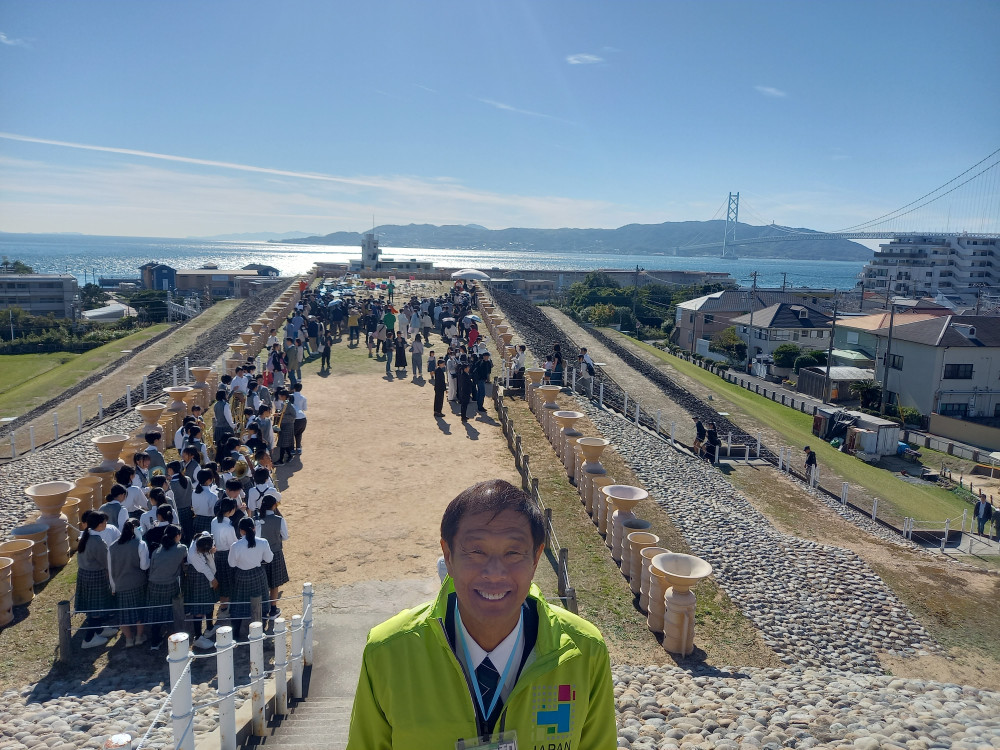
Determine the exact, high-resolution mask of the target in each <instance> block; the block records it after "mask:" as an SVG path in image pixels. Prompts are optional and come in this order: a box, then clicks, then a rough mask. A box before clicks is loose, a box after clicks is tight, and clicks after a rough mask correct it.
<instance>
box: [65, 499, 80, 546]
mask: <svg viewBox="0 0 1000 750" xmlns="http://www.w3.org/2000/svg"><path fill="white" fill-rule="evenodd" d="M74 491H75V490H74ZM82 504H83V501H82V500H80V498H78V497H74V496H73V495H72V494H70V495H68V496H67V497H66V502H65V503H63V507H62V512H63V515H64V516H66V534H67V536H69V549H70V554H72V552H73V550H75V549H76V543H77V542H78V541H79V540H80V528H79V527H80V506H81V505H82Z"/></svg>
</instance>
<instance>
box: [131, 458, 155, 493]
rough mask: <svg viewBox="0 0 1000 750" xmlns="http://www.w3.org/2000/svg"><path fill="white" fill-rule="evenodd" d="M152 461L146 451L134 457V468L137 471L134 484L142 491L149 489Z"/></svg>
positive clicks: (133, 480)
mask: <svg viewBox="0 0 1000 750" xmlns="http://www.w3.org/2000/svg"><path fill="white" fill-rule="evenodd" d="M151 464H152V460H151V459H150V457H149V454H148V453H146V452H145V451H140V452H139V453H135V454H133V455H132V468H133V469H134V470H135V477H134V478H133V479H132V483H133V484H134V485H135V486H136V487H138V488H139V489H141V490H146V489H149V480H150V473H149V472H150V465H151Z"/></svg>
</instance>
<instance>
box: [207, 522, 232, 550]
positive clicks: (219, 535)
mask: <svg viewBox="0 0 1000 750" xmlns="http://www.w3.org/2000/svg"><path fill="white" fill-rule="evenodd" d="M212 538H213V539H214V540H215V550H216V552H228V551H229V549H230V547H232V546H233V545H234V544H236V529H234V528H233V522H232V521H231V520H230V519H228V518H223V519H222V523H219V519H218V518H213V519H212Z"/></svg>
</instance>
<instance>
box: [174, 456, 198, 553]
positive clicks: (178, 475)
mask: <svg viewBox="0 0 1000 750" xmlns="http://www.w3.org/2000/svg"><path fill="white" fill-rule="evenodd" d="M167 476H168V477H169V478H170V492H171V493H172V494H173V496H174V503H173V504H174V507H175V508H176V509H177V522H178V523H179V524H180V527H181V539H182V541H183V542H184V543H185V544H187V543H189V542H190V541H191V539H192V538H194V508H193V507H192V506H191V496H192V495H193V494H194V485H193V484H192V482H191V480H190V479H188V478H187V477H186V476H184V469H183V466H182V464H181V462H180V461H171V462H170V463H169V464H167Z"/></svg>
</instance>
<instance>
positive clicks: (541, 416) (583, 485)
mask: <svg viewBox="0 0 1000 750" xmlns="http://www.w3.org/2000/svg"><path fill="white" fill-rule="evenodd" d="M481 306H483V307H484V309H485V310H486V311H487V314H488V315H490V320H492V318H493V316H494V315H496V313H495V310H496V306H495V305H494V304H493V303H491V302H489V301H487V302H484V303H481ZM507 331H510V329H509V328H508V329H507ZM504 343H505V344H507V343H508V342H507V341H505V342H504ZM544 373H545V371H544V370H543V369H541V368H528V369H527V370H525V376H526V379H527V381H528V382H527V384H526V387H525V399H526V400H527V402H528V405H529V407H530V409H531V411H532V413H533V414H534V415H535V417H536V418H537V419H538V421H539V423H540V424H541V426H542V430H543V431H544V432H545V436H546V438H547V439H548V440H549V442H550V443H551V444H552V448H553V450H554V451H555V453H556V455H557V456H558V457H559V458H560V459H561V460H562V462H563V467H564V468H565V470H566V474H567V476H568V477H569V479H570V481H572V482H573V483H574V484H575V485H576V488H577V491H578V492H579V493H580V499H581V502H582V503H583V505H584V507H585V508H586V510H587V513H588V514H589V515H590V516H591V518H592V520H593V522H594V524H595V525H596V526H597V531H598V533H599V534H600V535H601V536H602V537H604V541H605V544H606V545H607V547H608V548H609V549H610V550H611V557H612V559H613V560H614V561H615V562H616V563H618V565H619V566H620V568H621V572H622V575H623V576H624V577H625V579H626V580H627V581H628V582H629V586H630V587H631V589H632V593H633V594H635V595H637V596H638V602H637V603H638V606H639V608H640V610H641V611H643V612H645V613H646V614H647V618H646V624H647V626H648V627H649V629H650V630H651V631H653V632H654V633H662V634H663V646H664V648H665V649H666V650H667V651H669V652H670V653H673V654H680V655H681V656H687V655H689V654H691V653H692V652H693V651H694V614H695V608H696V604H697V600H696V598H695V595H694V593H693V592H692V591H691V589H692V588H693V587H694V586H695V585H697V584H698V583H699V582H700V581H701V580H703V579H704V578H706V577H708V576H710V575H711V574H712V566H711V565H710V564H709V563H708V562H707V561H705V560H702V559H701V558H698V557H695V556H693V555H686V554H681V553H675V552H671V551H670V550H668V549H666V548H664V547H660V546H658V544H659V541H660V538H659V537H658V536H656V534H654V533H652V532H651V531H650V526H651V524H650V522H649V521H646V520H644V519H641V518H638V517H637V516H636V514H635V511H634V509H635V507H636V506H637V505H638V504H639V502H641V501H642V500H645V499H646V498H647V497H648V493H647V492H646V490H644V489H642V488H641V487H633V486H631V485H623V484H616V483H615V480H614V479H613V478H612V477H610V476H608V473H607V471H606V470H605V468H604V466H603V465H602V464H601V454H602V453H603V452H604V450H605V448H607V447H608V445H609V444H610V441H608V440H606V439H604V438H596V437H586V436H584V435H583V433H581V432H580V431H579V430H577V429H576V428H575V424H576V423H577V421H579V420H580V419H582V418H583V417H584V414H583V413H582V412H578V411H568V410H562V409H560V407H559V404H558V403H557V402H556V397H557V395H558V394H559V392H560V391H561V390H562V388H561V386H558V385H542V384H541V383H542V376H543V375H544Z"/></svg>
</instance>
